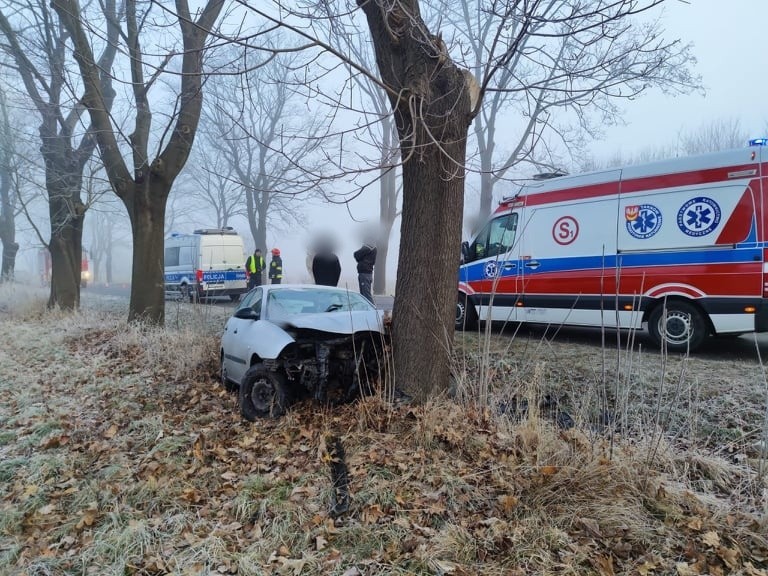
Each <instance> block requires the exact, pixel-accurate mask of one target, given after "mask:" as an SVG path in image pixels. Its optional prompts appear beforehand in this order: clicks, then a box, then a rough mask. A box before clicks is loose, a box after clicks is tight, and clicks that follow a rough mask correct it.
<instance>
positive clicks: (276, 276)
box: [269, 248, 283, 284]
mask: <svg viewBox="0 0 768 576" xmlns="http://www.w3.org/2000/svg"><path fill="white" fill-rule="evenodd" d="M269 279H270V280H271V281H272V284H280V282H282V281H283V259H282V258H280V249H279V248H272V261H271V262H270V263H269Z"/></svg>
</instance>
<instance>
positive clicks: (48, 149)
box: [40, 123, 85, 310]
mask: <svg viewBox="0 0 768 576" xmlns="http://www.w3.org/2000/svg"><path fill="white" fill-rule="evenodd" d="M40 132H41V136H43V146H42V148H41V150H42V154H43V159H44V160H45V181H46V182H45V187H46V190H47V191H48V214H49V217H50V221H51V239H50V242H49V243H48V251H49V252H50V253H51V291H50V294H49V296H48V307H49V308H53V307H56V306H58V307H59V308H61V309H62V310H75V309H77V308H78V307H79V306H80V267H81V261H82V257H83V222H84V219H85V206H84V205H83V202H82V200H81V199H80V190H81V188H82V173H83V171H82V168H80V165H79V162H76V161H75V159H74V156H75V153H74V151H73V150H72V148H71V146H70V143H69V142H68V141H67V140H66V139H64V138H61V137H49V138H47V139H46V138H45V134H46V123H44V124H43V127H42V128H41V130H40Z"/></svg>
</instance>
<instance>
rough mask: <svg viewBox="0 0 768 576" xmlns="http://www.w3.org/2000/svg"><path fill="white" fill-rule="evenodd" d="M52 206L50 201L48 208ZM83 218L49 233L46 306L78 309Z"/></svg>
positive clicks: (52, 203)
mask: <svg viewBox="0 0 768 576" xmlns="http://www.w3.org/2000/svg"><path fill="white" fill-rule="evenodd" d="M55 204H56V203H55V202H51V204H50V205H51V207H53V206H54V205H55ZM82 238H83V217H82V216H80V218H78V219H77V220H76V221H72V222H70V223H69V225H68V226H66V227H60V228H58V229H55V230H52V233H51V241H50V243H49V244H48V250H49V251H50V253H51V292H50V295H49V297H48V307H49V308H53V307H54V306H59V307H60V308H62V309H64V310H73V309H76V308H77V307H78V306H80V263H81V259H82V257H83V250H82V248H83V247H82Z"/></svg>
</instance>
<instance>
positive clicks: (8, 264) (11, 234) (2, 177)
mask: <svg viewBox="0 0 768 576" xmlns="http://www.w3.org/2000/svg"><path fill="white" fill-rule="evenodd" d="M0 169H2V170H3V172H4V173H3V174H0V242H2V243H3V259H2V266H1V267H0V282H3V281H5V280H12V279H13V271H14V268H15V266H16V253H17V252H18V251H19V245H18V244H17V243H16V222H15V219H14V206H13V203H12V202H11V175H10V174H9V173H8V171H7V169H6V167H0Z"/></svg>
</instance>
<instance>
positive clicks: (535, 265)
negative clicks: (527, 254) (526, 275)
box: [525, 260, 541, 270]
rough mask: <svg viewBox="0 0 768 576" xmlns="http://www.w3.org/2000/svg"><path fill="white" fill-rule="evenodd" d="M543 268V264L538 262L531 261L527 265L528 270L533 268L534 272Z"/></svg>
mask: <svg viewBox="0 0 768 576" xmlns="http://www.w3.org/2000/svg"><path fill="white" fill-rule="evenodd" d="M539 266H541V263H540V262H539V261H538V260H529V261H528V262H526V263H525V267H526V268H533V269H534V270H535V269H536V268H538V267H539Z"/></svg>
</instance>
